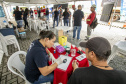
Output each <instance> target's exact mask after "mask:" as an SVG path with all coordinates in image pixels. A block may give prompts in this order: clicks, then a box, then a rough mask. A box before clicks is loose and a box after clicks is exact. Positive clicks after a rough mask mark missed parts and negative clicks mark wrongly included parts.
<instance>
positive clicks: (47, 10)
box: [46, 8, 49, 20]
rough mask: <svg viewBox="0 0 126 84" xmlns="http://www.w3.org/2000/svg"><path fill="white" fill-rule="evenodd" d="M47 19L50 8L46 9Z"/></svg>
mask: <svg viewBox="0 0 126 84" xmlns="http://www.w3.org/2000/svg"><path fill="white" fill-rule="evenodd" d="M46 19H47V20H49V8H47V9H46Z"/></svg>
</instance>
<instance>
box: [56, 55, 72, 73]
mask: <svg viewBox="0 0 126 84" xmlns="http://www.w3.org/2000/svg"><path fill="white" fill-rule="evenodd" d="M60 57H61V58H63V59H66V60H67V61H66V63H62V64H60V65H58V67H57V68H59V69H62V70H65V71H66V70H67V68H68V66H69V64H70V62H71V60H72V57H68V56H65V55H60Z"/></svg>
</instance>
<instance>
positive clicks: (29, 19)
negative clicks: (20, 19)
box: [28, 18, 32, 31]
mask: <svg viewBox="0 0 126 84" xmlns="http://www.w3.org/2000/svg"><path fill="white" fill-rule="evenodd" d="M28 24H29V30H30V31H31V26H32V19H31V18H28Z"/></svg>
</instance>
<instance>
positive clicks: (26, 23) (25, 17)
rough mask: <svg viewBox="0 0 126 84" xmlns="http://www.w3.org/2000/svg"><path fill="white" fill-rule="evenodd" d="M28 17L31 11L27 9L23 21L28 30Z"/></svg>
mask: <svg viewBox="0 0 126 84" xmlns="http://www.w3.org/2000/svg"><path fill="white" fill-rule="evenodd" d="M27 16H29V11H28V8H26V9H25V12H24V17H23V20H24V23H25V26H24V28H25V29H26V26H27V27H29V26H28V21H27Z"/></svg>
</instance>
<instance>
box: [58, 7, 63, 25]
mask: <svg viewBox="0 0 126 84" xmlns="http://www.w3.org/2000/svg"><path fill="white" fill-rule="evenodd" d="M62 14H63V10H62V6H59V23H60V22H61V26H62ZM59 23H58V24H59Z"/></svg>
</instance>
